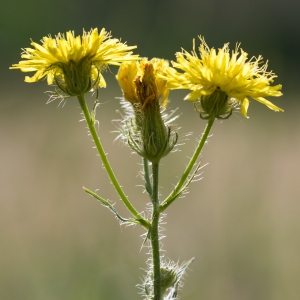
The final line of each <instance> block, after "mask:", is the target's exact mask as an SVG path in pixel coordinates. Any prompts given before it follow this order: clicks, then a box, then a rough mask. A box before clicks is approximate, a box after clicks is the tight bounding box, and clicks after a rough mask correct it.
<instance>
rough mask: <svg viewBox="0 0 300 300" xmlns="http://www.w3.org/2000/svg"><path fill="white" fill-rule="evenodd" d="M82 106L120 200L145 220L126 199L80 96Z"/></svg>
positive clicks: (93, 122)
mask: <svg viewBox="0 0 300 300" xmlns="http://www.w3.org/2000/svg"><path fill="white" fill-rule="evenodd" d="M77 98H78V100H79V103H80V106H81V109H82V111H83V114H84V117H85V120H86V123H87V125H88V128H89V131H90V133H91V136H92V138H93V140H94V143H95V146H96V148H97V150H98V153H99V155H100V158H101V160H102V163H103V166H104V168H105V170H106V172H107V175H108V177H109V179H110V180H111V183H112V184H113V186H114V188H115V189H116V191H117V193H118V194H119V196H120V198H121V199H122V201H123V203H124V204H125V206H126V207H127V208H128V210H129V211H130V212H131V213H132V215H133V216H134V217H135V218H136V219H143V218H142V216H141V215H140V214H139V213H138V212H137V210H136V209H135V208H134V207H133V205H132V204H131V203H130V201H129V199H128V198H127V197H126V195H125V193H124V192H123V189H122V188H121V186H120V184H119V182H118V180H117V178H116V176H115V174H114V172H113V170H112V168H111V166H110V163H109V161H108V159H107V156H106V154H105V152H104V149H103V147H102V144H101V142H100V138H99V137H98V134H97V131H96V129H95V120H93V118H92V117H91V114H90V112H89V109H88V107H87V105H86V102H85V99H84V96H83V95H80V96H78V97H77Z"/></svg>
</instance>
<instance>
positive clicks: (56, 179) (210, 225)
mask: <svg viewBox="0 0 300 300" xmlns="http://www.w3.org/2000/svg"><path fill="white" fill-rule="evenodd" d="M299 9H300V3H299V2H298V1H293V0H287V1H270V0H262V1H259V0H254V1H237V0H230V1H222V0H215V1H213V0H210V1H209V0H203V1H196V0H194V1H192V0H187V1H179V0H174V1H166V0H162V1H150V0H148V1H142V0H140V1H138V0H135V1H130V0H124V1H91V0H88V1H79V0H75V1H74V0H73V1H58V0H53V1H41V0H40V1H37V0H28V1H23V0H11V1H6V2H4V0H2V3H1V11H0V16H1V17H0V43H1V45H0V46H1V47H0V51H1V55H0V63H1V73H0V75H1V81H0V85H1V90H2V93H1V99H0V100H1V101H0V130H1V131H0V134H1V147H0V151H1V152H0V166H1V172H0V176H1V178H0V184H1V188H0V299H1V300H2V299H3V300H36V299H38V300H41V299H42V300H62V299H63V300H71V299H72V300H77V299H78V300H79V299H80V300H81V299H87V300H96V299H97V300H102V299H104V300H107V299H113V300H127V299H128V300H133V299H141V297H140V296H139V295H138V294H137V292H138V289H137V288H136V287H135V285H136V284H138V283H140V282H141V279H140V278H141V277H142V275H143V271H142V268H145V260H146V259H147V257H148V256H147V254H146V252H147V249H142V250H140V249H141V244H142V238H141V237H140V235H141V234H142V233H143V230H142V229H140V228H139V227H130V228H126V227H120V226H119V224H118V222H117V221H116V220H115V219H114V217H113V215H112V214H111V213H110V212H109V211H108V210H107V209H105V208H103V207H101V205H100V204H99V203H97V202H96V201H95V200H94V199H92V198H91V197H89V196H88V195H86V194H85V193H84V192H83V191H82V189H81V186H82V185H85V186H87V187H88V188H90V189H92V190H96V189H100V191H99V194H101V195H102V196H103V197H106V198H108V199H110V200H111V201H113V202H116V207H117V208H118V210H119V211H120V212H122V213H123V215H128V214H127V212H126V210H125V209H124V207H123V205H122V203H121V202H120V201H119V199H118V197H117V195H116V194H115V192H114V190H113V188H112V186H111V184H110V183H109V181H108V179H107V177H106V173H105V171H104V170H103V168H102V166H101V163H100V161H99V159H98V158H97V157H96V151H95V149H93V148H92V142H91V140H90V138H89V137H88V136H87V130H86V128H85V124H84V123H79V122H78V121H79V120H80V119H81V117H80V110H79V107H78V106H79V105H78V103H77V102H76V100H75V99H69V100H68V101H67V103H66V105H65V106H63V107H62V106H60V107H58V102H56V103H55V102H52V103H51V104H48V105H46V104H45V103H46V101H47V100H48V95H47V94H45V93H44V92H45V91H49V90H53V88H52V87H49V86H47V85H46V83H45V82H40V83H36V84H28V83H24V76H25V74H22V73H21V72H19V71H15V70H14V71H9V70H8V68H9V66H10V65H11V64H13V63H18V61H19V60H20V52H21V48H23V47H29V46H30V38H32V39H33V40H34V41H39V40H40V39H41V38H42V37H43V36H45V35H47V34H49V33H50V34H51V35H55V34H57V33H58V32H65V31H67V30H75V33H76V34H81V33H82V28H85V29H86V30H89V29H90V28H91V27H98V28H102V27H105V28H106V29H107V30H108V31H112V34H113V36H114V37H116V38H120V37H122V41H127V43H128V45H137V46H138V49H137V51H136V53H139V54H140V55H141V56H147V57H148V58H152V57H163V58H166V59H169V60H172V59H174V53H175V52H176V51H180V49H181V47H183V48H184V49H186V50H188V51H190V50H191V48H192V39H193V38H196V37H197V35H199V34H201V35H204V36H205V39H206V41H207V43H208V44H209V46H210V47H216V48H218V47H222V46H223V44H224V43H225V42H230V44H231V47H232V48H234V46H235V43H236V42H241V46H242V48H243V49H244V50H245V51H247V52H248V53H249V55H250V57H251V56H258V55H259V54H261V55H263V57H264V58H265V59H268V60H269V61H270V62H269V69H270V70H274V71H275V72H276V74H277V75H278V76H279V78H278V80H276V82H275V83H282V84H283V92H284V96H283V97H281V98H279V99H270V100H272V101H273V102H274V103H275V104H277V105H278V106H280V107H282V108H284V109H285V112H284V113H274V112H273V111H271V110H269V109H267V108H266V107H264V106H263V105H260V104H258V103H256V102H255V101H252V102H251V104H250V109H249V115H250V119H249V120H246V119H244V118H243V117H242V116H241V115H240V114H238V113H236V114H234V115H233V116H232V117H231V118H230V120H226V121H223V122H220V121H218V122H216V124H215V126H214V128H213V130H212V133H213V136H212V137H211V138H210V139H209V143H208V144H207V146H206V148H205V150H204V153H203V156H202V162H203V164H206V163H209V165H208V166H206V167H205V168H204V169H203V171H204V173H203V177H204V178H203V180H202V181H200V182H196V183H193V184H192V185H191V188H190V193H189V194H188V195H187V196H186V197H185V198H183V199H180V200H178V201H177V202H175V203H174V205H172V206H171V207H170V208H169V209H168V211H167V212H168V216H167V218H166V219H165V221H166V224H165V226H164V227H165V229H166V231H164V232H163V233H164V234H165V235H166V236H167V237H166V238H165V239H164V240H163V243H164V249H165V250H166V253H165V255H166V256H167V257H169V258H170V259H172V260H174V261H177V260H179V261H180V262H181V261H184V260H188V259H190V258H191V257H193V256H195V257H196V260H195V261H194V263H193V264H192V265H191V267H190V268H189V270H188V272H187V276H186V283H185V286H184V289H183V290H182V292H181V296H182V297H181V299H185V300H198V299H205V300H219V299H222V300H227V299H228V300H229V299H230V300H252V299H255V300H297V299H299V295H300V257H299V255H300V254H299V253H300V236H299V235H300V220H299V213H300V201H299V199H300V197H299V192H300V184H299V179H300V162H299V150H300V140H299V133H298V128H299V125H300V120H299V119H300V118H299V116H298V114H299V113H298V112H299V108H300V107H299V93H300V85H299V82H300V81H299V67H300V59H299V52H300V38H299V36H300V35H299V34H300V24H299ZM116 72H117V68H114V67H112V68H111V69H110V71H109V72H107V73H106V74H104V76H105V78H106V80H107V83H108V87H107V88H106V89H102V90H101V91H100V101H101V106H100V108H99V110H98V114H97V117H98V119H99V121H100V127H99V132H100V135H101V137H102V140H103V144H104V146H105V149H106V151H107V152H108V153H109V154H108V157H109V159H110V161H111V164H112V166H113V167H114V169H115V170H116V174H117V176H118V178H119V180H120V182H121V184H122V185H123V186H124V189H125V191H126V193H127V194H128V195H129V197H130V199H131V200H132V202H133V203H134V204H135V206H136V207H137V208H138V209H139V210H140V211H142V210H144V207H145V205H146V203H147V201H148V199H147V196H146V194H143V195H142V196H141V193H142V191H143V188H142V187H140V186H139V185H142V184H143V182H142V180H141V178H140V177H139V175H138V172H139V171H140V170H141V166H140V165H138V164H139V163H140V159H139V157H138V156H137V155H134V154H132V153H131V152H132V151H130V149H129V148H128V147H125V146H124V145H122V144H121V143H119V142H118V141H117V142H114V139H115V137H116V136H117V133H115V132H113V131H115V130H116V129H115V125H114V124H113V123H112V121H111V120H112V119H118V118H119V114H118V113H116V110H118V109H119V103H118V99H116V97H120V96H121V92H120V90H119V88H118V84H117V82H116V81H115V79H114V75H115V74H116ZM185 94H186V92H182V91H175V92H172V93H171V94H170V99H171V102H170V105H169V108H170V109H175V108H176V107H179V110H178V113H180V118H179V119H178V121H177V125H178V127H180V128H181V129H180V130H179V135H180V139H181V142H185V145H183V146H180V147H179V149H180V151H178V152H176V153H174V154H172V155H170V156H169V157H168V158H166V159H164V160H163V161H162V167H161V171H162V175H161V186H162V187H163V188H162V189H161V193H162V196H166V195H167V194H168V193H169V192H170V190H171V188H172V186H173V184H175V183H176V181H177V178H178V176H180V173H181V172H182V170H183V169H184V167H185V164H186V163H187V157H188V156H190V155H191V153H192V151H193V149H194V147H195V139H196V138H198V137H199V136H200V134H201V132H202V130H203V128H204V126H205V123H204V122H203V121H201V120H200V119H199V116H198V115H197V114H196V113H195V112H194V111H193V107H192V105H191V104H190V103H186V102H183V101H182V99H183V97H184V96H185ZM92 101H93V100H92V99H90V100H89V103H90V104H92ZM189 132H193V135H192V136H190V137H189V140H186V138H185V135H186V134H187V133H189Z"/></svg>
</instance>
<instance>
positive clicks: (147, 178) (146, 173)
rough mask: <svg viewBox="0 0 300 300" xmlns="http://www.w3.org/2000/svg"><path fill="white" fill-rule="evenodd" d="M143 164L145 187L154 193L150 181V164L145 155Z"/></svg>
mask: <svg viewBox="0 0 300 300" xmlns="http://www.w3.org/2000/svg"><path fill="white" fill-rule="evenodd" d="M143 166H144V178H145V188H146V191H147V193H148V194H149V195H150V197H151V195H152V185H151V181H150V175H149V166H148V159H147V158H145V157H143Z"/></svg>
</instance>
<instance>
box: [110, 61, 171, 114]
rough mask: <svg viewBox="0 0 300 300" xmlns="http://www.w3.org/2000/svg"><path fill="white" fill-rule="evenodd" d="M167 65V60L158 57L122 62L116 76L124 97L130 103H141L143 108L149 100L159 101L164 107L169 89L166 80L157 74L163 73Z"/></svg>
mask: <svg viewBox="0 0 300 300" xmlns="http://www.w3.org/2000/svg"><path fill="white" fill-rule="evenodd" d="M168 67H169V62H168V61H167V60H164V59H158V58H153V59H151V60H150V61H148V60H147V59H146V58H144V59H142V60H141V61H140V62H136V61H131V62H125V63H123V64H122V65H121V66H120V69H119V72H118V75H117V76H116V78H117V80H118V82H119V85H120V87H121V89H122V91H123V95H124V98H125V99H126V100H127V101H129V102H130V103H132V104H141V106H142V107H143V108H144V107H145V106H146V105H147V104H148V103H150V102H156V103H159V102H160V103H161V104H162V106H163V107H165V106H166V105H167V100H168V96H169V92H170V90H169V89H168V88H167V86H166V80H164V79H161V78H159V77H158V74H165V70H166V69H167V68H168Z"/></svg>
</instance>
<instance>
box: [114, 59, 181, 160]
mask: <svg viewBox="0 0 300 300" xmlns="http://www.w3.org/2000/svg"><path fill="white" fill-rule="evenodd" d="M167 66H168V62H167V61H165V60H162V59H152V60H151V61H147V60H146V59H143V60H142V61H141V62H140V63H138V62H131V63H125V64H123V65H122V66H121V67H120V70H119V73H118V75H117V80H118V81H119V84H120V86H121V89H122V90H123V95H124V98H125V100H126V101H128V102H129V103H130V104H131V105H132V108H133V111H134V118H132V115H131V116H130V117H129V119H130V120H129V121H127V122H125V124H126V126H125V127H126V129H125V130H123V132H127V133H125V134H124V135H125V137H126V139H127V140H128V144H129V145H130V146H131V147H132V149H133V150H134V151H136V152H137V153H138V154H139V155H141V156H142V157H145V158H146V159H147V160H149V161H150V162H158V161H159V160H160V159H161V158H162V157H164V156H166V155H167V154H168V153H170V151H171V150H172V149H173V147H174V145H175V144H176V142H177V134H176V133H174V132H172V131H171V129H170V127H169V126H168V124H167V121H166V119H165V118H164V117H163V116H162V110H163V108H164V107H165V106H166V103H167V97H168V94H169V89H167V87H166V81H165V80H162V79H159V78H157V76H156V75H157V73H159V72H163V71H164V68H166V67H167ZM132 119H134V121H132Z"/></svg>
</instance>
